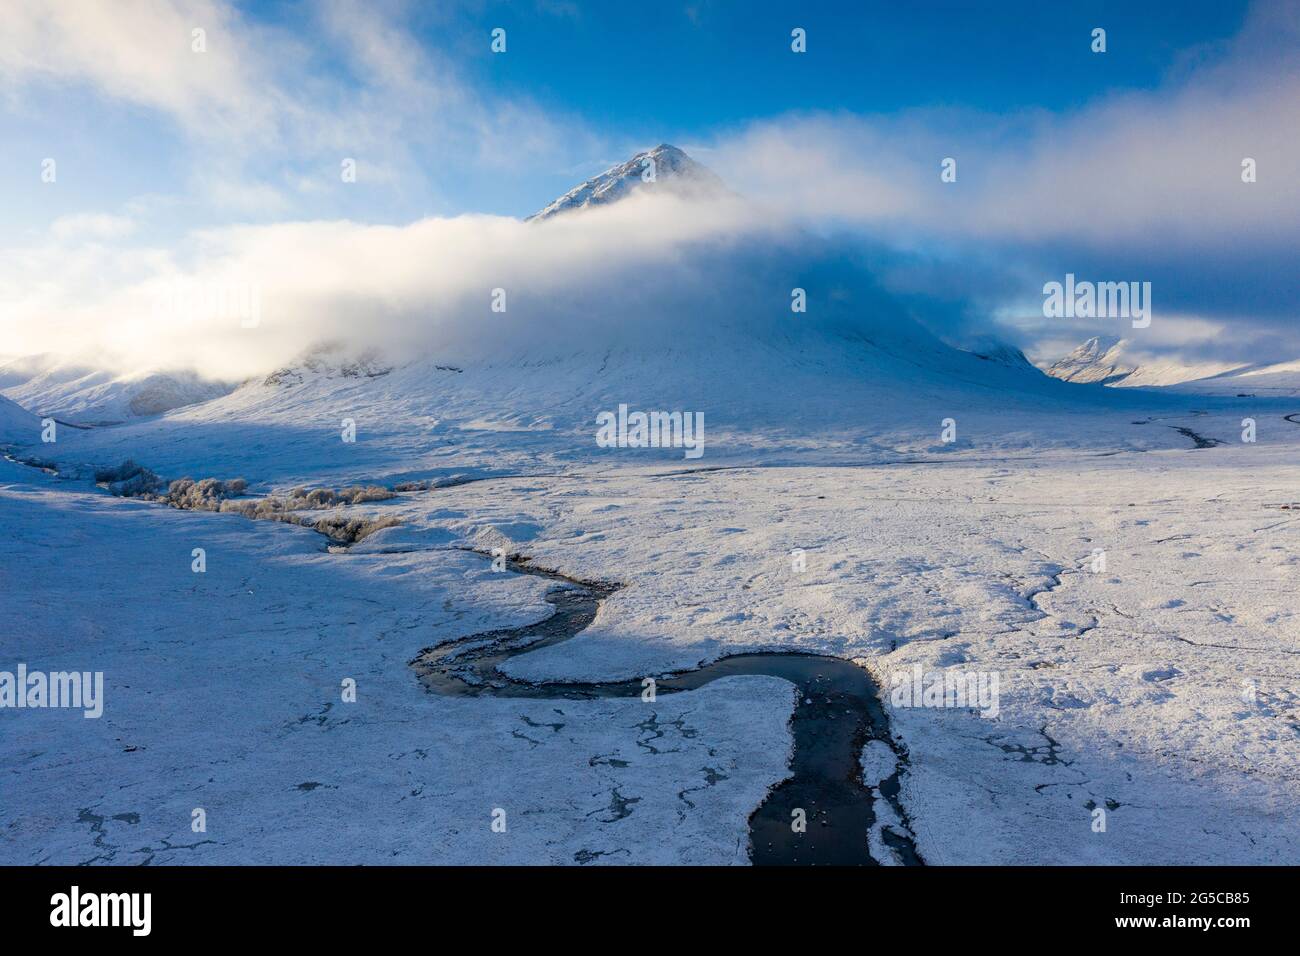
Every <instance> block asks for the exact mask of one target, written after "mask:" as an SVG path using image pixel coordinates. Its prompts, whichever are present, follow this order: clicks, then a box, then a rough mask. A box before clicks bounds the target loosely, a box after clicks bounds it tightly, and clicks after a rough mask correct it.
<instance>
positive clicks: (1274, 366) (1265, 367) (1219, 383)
mask: <svg viewBox="0 0 1300 956" xmlns="http://www.w3.org/2000/svg"><path fill="white" fill-rule="evenodd" d="M1128 346H1129V343H1128V341H1127V340H1125V339H1121V338H1116V337H1113V336H1094V337H1093V338H1090V339H1088V341H1086V342H1084V343H1083V344H1082V345H1080V346H1078V347H1077V348H1076V349H1074V351H1072V352H1070V354H1069V355H1067V356H1065V357H1064V358H1062V359H1060V360H1059V361H1057V362H1055V363H1053V364H1052V365H1050V366H1048V367H1047V368H1046V369H1044V371H1045V372H1046V373H1047V374H1048V375H1050V376H1052V377H1053V378H1059V379H1062V380H1064V381H1067V382H1085V383H1093V384H1100V385H1107V386H1112V387H1116V388H1142V387H1156V388H1169V389H1172V390H1175V391H1178V392H1188V393H1195V394H1203V395H1226V396H1233V397H1237V396H1240V397H1249V396H1252V395H1272V396H1278V397H1281V396H1290V395H1300V361H1290V362H1277V363H1258V364H1256V363H1246V364H1243V363H1241V362H1187V361H1183V360H1181V359H1178V358H1166V359H1155V360H1149V361H1144V362H1135V361H1132V360H1131V359H1129V358H1128V357H1127V352H1126V350H1127V348H1128Z"/></svg>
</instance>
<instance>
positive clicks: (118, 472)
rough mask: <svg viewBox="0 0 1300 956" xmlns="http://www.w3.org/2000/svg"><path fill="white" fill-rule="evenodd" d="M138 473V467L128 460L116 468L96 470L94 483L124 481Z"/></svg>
mask: <svg viewBox="0 0 1300 956" xmlns="http://www.w3.org/2000/svg"><path fill="white" fill-rule="evenodd" d="M139 473H140V466H139V465H137V464H136V463H135V462H134V461H132V460H131V459H130V458H128V459H127V460H126V461H124V462H122V464H120V465H118V466H117V467H116V468H96V469H95V481H96V482H97V483H98V484H109V483H111V482H114V481H126V479H128V478H133V477H135V476H136V475H138V474H139Z"/></svg>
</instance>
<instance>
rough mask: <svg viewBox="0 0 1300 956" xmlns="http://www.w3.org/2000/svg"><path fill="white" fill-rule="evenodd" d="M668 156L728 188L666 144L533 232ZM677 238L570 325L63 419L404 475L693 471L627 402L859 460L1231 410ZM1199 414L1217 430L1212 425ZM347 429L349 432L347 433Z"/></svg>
mask: <svg viewBox="0 0 1300 956" xmlns="http://www.w3.org/2000/svg"><path fill="white" fill-rule="evenodd" d="M652 154H657V155H658V156H659V158H660V161H659V163H658V167H659V168H658V171H657V177H656V180H655V183H656V184H657V185H658V186H660V187H664V186H667V185H668V184H669V183H670V182H673V181H678V182H685V183H688V184H689V186H688V190H689V189H691V188H695V187H696V186H699V185H701V184H707V186H708V188H709V189H714V188H722V189H724V190H725V187H724V186H721V184H720V182H719V181H718V180H717V177H716V176H714V175H713V174H712V173H710V172H708V171H707V170H705V169H704V168H703V167H702V166H700V165H699V164H697V163H695V162H694V161H693V160H691V159H690V158H689V157H686V156H685V154H683V153H681V151H680V150H676V149H674V148H673V147H670V146H661V147H659V148H658V149H657V150H652V151H651V152H650V154H640V155H638V156H636V157H633V158H632V159H631V160H629V161H628V162H627V163H624V164H622V165H620V166H617V167H615V168H614V169H613V170H611V171H610V172H609V173H607V174H605V175H604V176H602V177H597V179H595V180H591V181H589V182H587V183H584V184H583V185H582V186H579V187H578V188H577V189H575V190H571V191H570V192H569V193H567V194H566V195H565V196H564V197H561V198H560V199H559V200H557V201H556V202H554V203H552V204H551V205H550V206H548V207H547V209H546V210H544V211H543V213H542V214H539V215H538V217H535V219H538V220H541V221H539V222H538V223H537V226H536V228H537V229H538V230H539V231H540V230H546V229H550V228H555V226H553V225H552V224H551V223H549V222H547V221H545V220H547V219H549V218H551V217H553V216H554V215H556V214H557V213H558V212H560V211H564V210H572V209H578V208H584V207H589V211H588V212H586V213H584V214H583V221H584V222H596V220H597V218H598V217H613V218H611V219H610V221H609V222H599V223H598V225H599V226H600V228H601V229H603V230H605V231H606V232H609V233H610V234H611V235H614V236H615V238H616V232H615V231H612V230H611V225H610V223H611V222H612V223H619V222H621V220H620V219H618V218H617V217H616V216H615V214H614V211H613V210H610V209H607V208H602V207H607V206H608V205H609V204H610V203H613V202H615V201H616V200H617V199H619V198H620V197H624V196H628V195H631V194H632V193H633V191H635V190H639V189H640V188H642V187H646V188H648V187H649V186H650V185H651V184H649V183H642V180H641V179H640V172H639V170H640V169H641V168H642V159H643V158H644V156H647V155H652ZM664 198H665V200H667V199H668V198H669V197H664ZM651 201H653V196H652V197H651ZM672 201H673V202H677V203H679V204H680V197H672ZM684 208H687V209H689V206H687V207H684ZM674 212H675V214H677V215H680V207H675V209H674ZM577 224H578V223H576V222H575V225H577ZM565 228H568V225H567V224H566V226H565ZM617 228H623V227H622V226H618V227H617ZM675 252H676V253H677V254H676V255H675V256H674V257H673V259H672V261H671V263H669V264H668V265H664V266H658V267H656V269H655V270H646V269H636V270H634V272H635V273H636V275H632V274H631V273H629V274H628V277H629V281H633V280H634V279H635V278H636V276H641V277H642V278H644V276H646V275H649V276H650V277H651V281H648V282H645V283H644V284H643V285H640V286H637V287H636V288H635V289H629V286H627V285H625V284H623V280H622V279H621V278H620V279H618V280H617V281H613V282H610V281H609V280H608V277H605V276H602V277H601V278H602V281H605V282H606V285H605V286H602V287H601V294H600V295H590V294H589V290H588V287H587V286H586V285H585V284H584V283H586V282H587V281H588V277H587V276H586V275H585V274H584V275H580V276H577V277H571V281H570V282H569V284H567V285H560V286H558V287H557V288H559V289H560V290H561V291H559V292H550V293H548V294H549V295H550V297H551V300H552V301H554V302H558V305H557V306H556V308H555V309H553V310H552V313H553V314H554V315H555V316H557V317H559V318H563V317H565V316H576V318H575V319H574V321H573V322H571V323H570V324H568V325H565V326H563V327H560V326H558V325H556V326H550V325H548V326H547V329H546V334H544V335H537V334H536V333H535V332H534V334H533V335H532V336H531V337H530V338H528V340H527V341H526V342H525V341H517V340H516V338H515V336H514V335H512V332H511V330H512V329H513V331H514V332H516V333H522V332H523V328H522V327H521V326H518V325H515V326H510V325H508V324H506V323H507V322H508V321H516V320H515V319H514V317H515V316H516V314H520V313H516V312H515V311H513V310H512V311H511V312H510V313H503V314H502V317H501V318H499V319H494V320H492V321H494V322H496V323H497V324H496V325H495V326H484V327H483V331H482V332H481V333H479V334H478V335H477V337H476V338H474V339H473V341H472V342H471V343H470V344H468V345H466V344H462V345H459V346H452V345H447V346H437V347H435V346H426V347H425V348H424V350H423V351H407V352H404V353H403V354H401V355H400V356H397V357H396V358H395V360H392V361H388V360H380V359H379V358H377V357H375V356H373V355H370V354H367V353H366V351H365V350H364V349H362V348H360V347H359V346H357V345H354V344H351V343H339V344H338V345H329V346H322V347H320V348H318V349H316V350H314V351H312V352H310V353H308V354H307V355H305V356H304V357H303V358H302V359H301V360H300V361H298V362H296V363H294V364H293V365H291V366H288V367H285V368H281V369H278V370H276V371H273V372H271V373H270V374H268V375H265V376H259V377H257V378H254V379H251V380H249V381H248V382H245V383H244V384H243V385H241V386H240V387H239V388H237V389H236V390H234V391H232V392H230V393H229V394H226V395H222V396H219V397H217V398H215V399H213V400H210V401H206V402H201V403H196V404H190V405H186V406H185V407H178V408H174V409H172V410H170V411H168V412H167V413H166V414H163V415H161V416H159V417H157V418H153V419H148V420H144V421H140V420H135V421H127V423H126V424H124V425H122V426H120V427H116V428H97V429H92V430H87V431H79V432H77V433H75V434H71V435H67V436H66V438H65V437H64V436H62V435H61V437H60V447H59V455H60V456H61V457H62V458H64V459H65V460H68V461H74V462H93V463H97V464H113V463H116V462H120V461H122V460H123V459H126V458H134V459H135V460H136V461H138V462H140V463H142V464H147V465H148V466H149V467H150V468H151V469H153V470H154V471H156V472H157V473H158V474H160V475H164V476H168V477H175V476H177V475H183V474H191V475H225V476H227V477H229V476H233V475H242V476H243V477H246V478H248V479H249V480H252V481H263V482H271V483H275V482H280V481H289V480H293V479H296V478H302V477H306V476H313V477H314V478H316V479H322V478H326V477H330V476H338V477H340V478H344V477H346V478H348V479H349V480H352V479H362V478H364V479H366V480H371V481H377V482H400V481H405V480H408V479H414V478H425V477H440V476H446V475H450V474H466V473H469V474H472V473H480V474H481V473H500V472H502V471H517V472H528V471H536V470H538V469H546V470H551V471H563V470H566V469H569V468H572V467H581V466H585V465H591V464H604V463H612V462H614V461H617V462H618V463H619V464H633V465H638V464H644V465H645V466H647V467H664V465H665V463H675V464H676V465H677V466H681V464H682V462H683V460H684V455H683V450H682V449H681V448H677V447H646V448H628V447H621V448H615V449H611V448H609V447H607V446H605V445H601V444H600V443H599V442H598V441H597V420H598V416H600V415H602V414H614V413H615V412H616V411H617V410H618V409H620V407H624V408H626V409H628V410H630V411H632V412H636V411H643V412H654V411H658V412H661V413H672V412H680V413H684V414H693V413H698V414H700V415H702V416H703V421H704V422H705V432H706V434H705V438H704V446H705V450H704V452H703V462H702V464H704V465H706V466H707V465H712V464H720V463H727V464H781V463H784V464H792V463H801V462H805V461H810V462H813V461H815V462H822V463H826V462H857V463H861V462H864V461H875V462H883V461H897V460H900V459H911V458H927V457H932V456H934V455H937V454H943V455H946V456H947V455H952V454H954V453H955V454H958V455H960V454H962V453H967V452H969V453H973V454H975V455H987V454H990V453H997V454H1003V455H1005V454H1036V455H1041V454H1048V453H1051V451H1052V450H1053V449H1058V450H1060V449H1076V448H1078V447H1081V446H1083V447H1089V448H1106V449H1115V448H1127V449H1134V450H1150V449H1160V448H1178V447H1184V446H1185V445H1186V444H1187V439H1186V437H1184V436H1183V435H1182V434H1181V433H1179V432H1178V431H1177V430H1176V429H1175V427H1174V426H1173V425H1170V426H1169V427H1159V426H1151V425H1148V424H1146V423H1148V422H1150V421H1152V420H1154V419H1156V418H1158V419H1159V420H1160V421H1161V422H1166V421H1174V420H1177V419H1178V417H1179V416H1180V415H1184V416H1185V415H1189V414H1191V412H1190V409H1193V408H1194V409H1196V414H1204V413H1206V410H1207V409H1209V410H1210V411H1211V412H1213V411H1214V410H1216V407H1217V406H1216V405H1214V404H1213V403H1210V404H1207V403H1205V402H1204V401H1202V400H1201V399H1200V398H1195V399H1193V398H1189V397H1187V396H1181V395H1178V394H1167V393H1165V392H1164V390H1162V391H1161V392H1160V393H1153V392H1149V391H1147V390H1141V391H1138V390H1131V389H1122V390H1117V389H1097V388H1093V389H1089V388H1079V387H1078V386H1077V385H1075V384H1071V382H1074V381H1106V380H1108V379H1109V378H1110V377H1111V376H1112V375H1114V374H1117V373H1118V371H1119V368H1118V364H1117V363H1107V362H1106V361H1105V357H1106V356H1107V355H1108V354H1110V353H1111V352H1112V351H1113V350H1114V349H1116V348H1118V346H1119V343H1115V342H1110V343H1103V342H1102V341H1101V340H1093V341H1092V342H1090V343H1089V344H1088V345H1087V346H1086V347H1085V348H1084V349H1083V350H1081V351H1080V354H1079V355H1078V356H1077V360H1076V361H1075V363H1074V365H1075V366H1076V368H1075V370H1074V371H1075V373H1077V374H1061V373H1062V371H1063V369H1061V368H1058V369H1057V373H1056V374H1054V376H1047V375H1044V374H1043V373H1042V371H1040V370H1039V369H1037V368H1035V367H1033V366H1032V365H1030V364H1029V363H1028V362H1027V361H1025V359H1024V356H1023V355H1022V354H1021V353H1020V352H1019V350H1017V349H1015V348H1013V347H1011V346H1008V345H1006V344H1004V343H1000V342H996V341H993V340H988V341H985V342H976V343H975V344H971V343H969V342H968V343H964V346H963V347H961V348H958V347H955V346H953V345H949V344H947V343H945V342H943V341H941V340H940V339H939V338H938V337H936V336H935V335H934V334H932V333H931V332H930V331H928V330H927V329H925V328H924V327H923V326H922V324H921V323H920V322H919V321H917V319H916V318H915V312H914V310H913V308H912V307H911V306H910V305H905V304H903V303H900V302H899V301H898V300H896V299H895V298H894V297H892V296H890V295H889V294H887V293H885V292H884V291H883V290H881V289H880V287H879V283H878V281H877V278H876V276H875V274H874V273H873V272H871V270H870V268H869V267H868V266H866V265H862V264H860V263H859V261H858V259H857V258H856V257H855V255H854V251H853V250H852V249H848V248H846V247H845V246H843V245H842V244H839V245H836V244H832V243H829V242H828V241H826V240H822V239H813V238H809V239H807V240H806V241H805V240H803V239H800V238H799V237H797V236H796V237H792V236H791V235H790V232H789V230H780V231H776V232H771V233H769V232H766V231H761V230H760V231H758V232H756V233H753V234H746V235H744V236H742V237H741V238H738V239H735V240H729V241H727V242H713V241H705V242H699V243H696V244H694V245H689V244H683V245H681V246H679V247H678V248H677V249H676V250H675ZM611 268H612V267H611ZM674 269H676V270H679V271H670V270H674ZM679 279H681V280H682V281H678V280H679ZM796 286H807V287H808V289H807V291H808V303H809V305H808V310H807V311H806V312H802V313H801V312H797V311H794V310H792V308H791V299H790V290H791V289H792V288H793V287H796ZM607 288H608V289H612V290H613V292H608V291H606V289H607ZM719 290H723V291H721V292H719ZM631 300H634V301H635V308H636V310H637V317H638V318H637V320H636V321H635V322H632V321H629V320H628V315H627V305H626V303H627V302H628V301H631ZM525 303H526V304H525V305H524V306H523V307H522V308H523V309H524V310H525V311H524V312H523V313H522V314H527V313H526V309H527V300H526V299H525ZM557 321H558V319H557ZM1058 364H1059V363H1058ZM1089 369H1092V370H1093V371H1092V377H1086V376H1088V370H1089ZM1106 369H1108V370H1109V371H1104V373H1103V370H1106ZM1057 378H1068V379H1070V381H1057V380H1056V379H1057ZM1239 404H1240V403H1239V402H1238V403H1237V404H1235V405H1233V406H1232V407H1231V409H1228V408H1227V407H1226V405H1225V408H1224V409H1222V411H1223V413H1224V420H1225V421H1227V420H1231V421H1233V422H1234V423H1235V422H1237V421H1239V420H1240V411H1239V407H1238V406H1239ZM1287 410H1288V411H1290V410H1292V409H1287ZM949 422H951V425H949V424H946V423H949ZM346 423H351V425H347V424H346ZM1195 424H1197V429H1196V430H1197V431H1198V433H1200V432H1204V431H1206V430H1207V429H1208V430H1209V431H1210V432H1211V434H1212V437H1217V436H1213V429H1212V428H1210V425H1209V423H1207V422H1198V423H1195ZM1234 427H1236V426H1235V424H1234ZM348 429H351V430H352V431H354V433H355V440H354V441H353V440H349V439H348V438H342V437H341V435H342V433H343V432H344V431H346V430H348ZM944 432H947V433H948V437H943V435H942V433H944ZM1225 434H1226V432H1225ZM1297 437H1300V434H1298V435H1297ZM687 464H695V461H694V460H692V461H688V462H687Z"/></svg>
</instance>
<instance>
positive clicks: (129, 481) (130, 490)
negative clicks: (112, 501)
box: [95, 458, 163, 498]
mask: <svg viewBox="0 0 1300 956" xmlns="http://www.w3.org/2000/svg"><path fill="white" fill-rule="evenodd" d="M95 481H96V482H97V483H98V484H101V485H106V486H107V487H108V490H109V491H110V492H111V493H112V494H115V495H117V496H118V497H121V498H147V497H152V496H153V495H154V493H155V492H156V491H158V489H160V488H161V487H162V485H163V480H162V479H161V478H159V477H158V476H157V475H155V474H154V473H153V472H152V471H150V470H149V469H148V468H144V467H142V466H140V465H137V464H136V463H135V462H134V461H132V460H131V459H130V458H128V459H127V460H126V461H124V462H122V464H120V465H118V466H117V467H116V468H96V469H95Z"/></svg>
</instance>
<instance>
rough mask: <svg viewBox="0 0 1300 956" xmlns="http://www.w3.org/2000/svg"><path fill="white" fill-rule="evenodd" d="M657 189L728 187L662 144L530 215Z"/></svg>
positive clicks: (545, 214)
mask: <svg viewBox="0 0 1300 956" xmlns="http://www.w3.org/2000/svg"><path fill="white" fill-rule="evenodd" d="M656 189H665V190H670V191H674V192H678V193H685V194H705V193H710V192H720V191H722V190H724V189H725V187H724V186H723V184H722V180H720V179H719V178H718V177H717V176H716V175H714V173H713V171H712V170H710V169H708V168H707V167H705V166H701V165H700V164H699V163H697V162H696V161H695V160H693V159H691V157H689V156H687V155H686V154H685V153H684V152H682V151H681V150H680V149H678V148H677V147H676V146H670V145H669V144H667V143H662V144H660V145H659V146H656V147H655V148H654V149H648V150H645V151H643V152H640V153H637V154H636V155H635V156H633V157H632V158H631V159H629V160H628V161H627V162H625V163H619V164H618V165H617V166H611V167H610V168H609V169H607V170H605V171H604V172H603V173H601V174H600V175H599V176H593V177H592V178H591V179H588V180H587V181H586V182H585V183H582V184H581V185H578V186H574V187H573V188H572V189H570V190H569V191H568V192H567V193H565V194H564V195H563V196H561V197H560V198H558V199H556V200H554V201H553V202H551V203H549V204H547V205H546V206H545V207H543V208H542V209H540V210H539V211H538V212H536V213H535V214H533V215H532V216H529V217H528V220H529V221H530V222H531V221H534V220H542V219H549V218H551V217H552V216H555V215H558V214H560V213H562V212H571V211H573V210H575V209H585V208H587V207H589V206H602V205H606V204H608V203H612V202H616V201H617V200H619V199H622V198H623V197H624V196H627V195H629V194H630V193H632V192H634V191H639V190H647V191H649V190H656Z"/></svg>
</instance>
